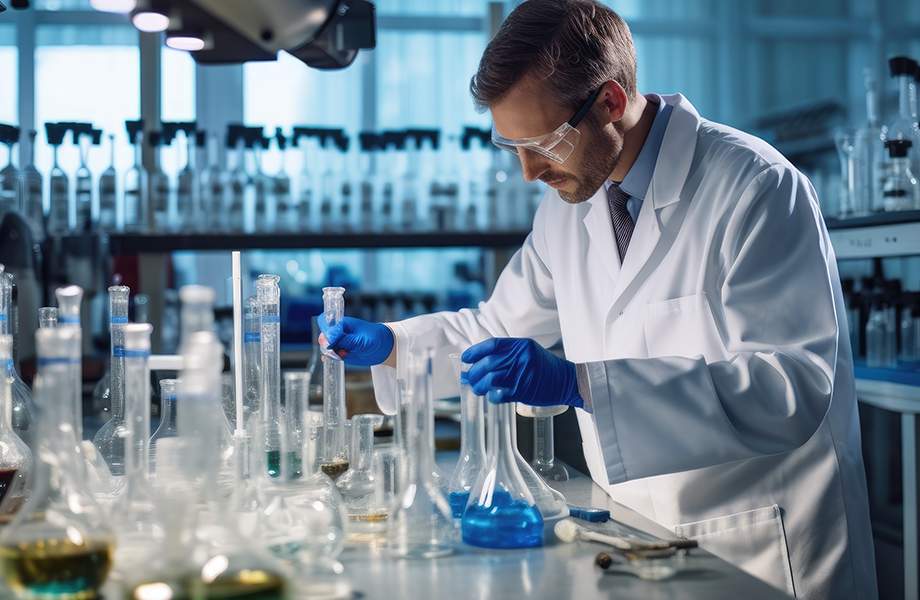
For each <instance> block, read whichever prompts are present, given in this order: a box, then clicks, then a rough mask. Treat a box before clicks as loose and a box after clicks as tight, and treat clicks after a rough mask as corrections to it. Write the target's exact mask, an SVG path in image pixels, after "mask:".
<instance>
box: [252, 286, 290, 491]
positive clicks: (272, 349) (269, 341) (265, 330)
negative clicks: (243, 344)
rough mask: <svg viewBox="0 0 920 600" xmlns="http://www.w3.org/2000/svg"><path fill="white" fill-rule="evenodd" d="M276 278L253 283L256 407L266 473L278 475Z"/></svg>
mask: <svg viewBox="0 0 920 600" xmlns="http://www.w3.org/2000/svg"><path fill="white" fill-rule="evenodd" d="M280 280H281V278H280V277H279V276H277V275H267V274H265V275H259V279H258V281H256V290H257V292H258V298H259V306H260V309H261V315H262V317H261V322H262V329H261V334H262V335H261V340H262V341H261V343H262V369H261V371H262V394H261V397H262V403H261V406H260V407H259V412H260V415H261V422H262V427H263V434H264V436H265V444H266V446H265V452H266V456H267V458H268V465H267V468H268V474H269V476H271V477H280V476H281V474H282V473H281V470H282V465H281V462H282V460H281V435H282V432H281V423H282V421H283V417H282V415H281V340H280V337H281V336H280V334H281V318H280V312H279V311H280V302H281V290H279V289H278V282H279V281H280Z"/></svg>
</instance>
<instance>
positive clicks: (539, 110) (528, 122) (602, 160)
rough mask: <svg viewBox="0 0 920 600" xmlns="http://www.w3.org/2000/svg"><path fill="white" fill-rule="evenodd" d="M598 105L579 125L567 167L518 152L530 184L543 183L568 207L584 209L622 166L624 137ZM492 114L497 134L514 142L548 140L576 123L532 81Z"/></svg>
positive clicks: (519, 87)
mask: <svg viewBox="0 0 920 600" xmlns="http://www.w3.org/2000/svg"><path fill="white" fill-rule="evenodd" d="M597 102H599V101H595V106H593V107H592V108H591V111H590V113H589V114H588V116H586V117H585V118H584V119H583V120H582V121H581V123H579V124H578V126H577V129H578V131H579V132H580V135H579V136H578V142H577V144H576V145H575V148H574V150H572V153H571V154H570V155H569V156H568V157H567V158H566V159H565V161H564V162H562V163H559V162H557V161H555V160H553V159H552V158H549V157H548V156H545V155H544V154H541V153H540V152H538V151H536V150H532V149H530V148H527V147H526V146H521V147H518V148H517V151H518V158H519V159H520V161H521V168H522V169H523V172H524V179H525V180H526V181H535V180H537V179H539V180H540V181H542V182H544V183H545V184H547V185H548V186H550V187H552V188H554V189H555V190H556V191H558V192H559V197H560V198H562V199H563V200H565V201H566V202H568V203H569V204H580V203H582V202H584V201H585V200H588V199H589V198H591V196H593V195H594V194H595V193H596V192H597V190H599V189H600V187H601V186H602V185H603V183H604V180H605V179H607V178H608V177H609V176H610V174H611V173H612V172H613V169H614V167H616V165H617V163H618V162H619V160H620V154H621V153H622V151H623V136H622V134H621V133H620V132H619V131H618V130H617V128H616V127H615V126H614V124H613V123H611V122H610V121H609V119H606V120H605V119H604V115H605V112H604V111H602V110H601V109H600V107H598V106H597V105H596V104H597ZM489 110H490V112H491V113H492V121H493V124H494V127H495V132H496V133H497V134H498V135H500V136H501V137H503V138H507V139H511V140H521V139H527V138H537V137H539V136H544V135H546V134H548V133H551V132H553V131H556V130H557V129H558V128H559V127H560V125H563V124H564V123H566V122H567V121H569V120H570V119H571V118H572V114H571V113H572V111H571V109H567V108H562V107H559V106H556V105H555V104H554V103H553V102H552V101H551V100H550V99H549V96H548V95H547V94H545V93H541V92H540V90H539V88H538V86H537V85H536V84H532V83H529V82H527V81H522V82H520V83H518V84H517V85H515V86H514V87H512V88H511V89H510V90H509V91H508V92H507V93H506V94H505V95H504V96H502V98H500V99H499V101H498V102H495V103H494V104H492V106H490V107H489ZM598 117H600V119H598Z"/></svg>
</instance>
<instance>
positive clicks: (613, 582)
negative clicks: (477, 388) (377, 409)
mask: <svg viewBox="0 0 920 600" xmlns="http://www.w3.org/2000/svg"><path fill="white" fill-rule="evenodd" d="M458 457H459V453H458V452H443V451H442V452H438V453H437V462H438V464H439V466H440V467H441V469H442V471H443V472H444V473H446V474H449V473H451V472H452V471H453V467H454V465H455V464H456V461H457V459H458ZM569 474H570V479H569V481H567V482H553V487H554V488H555V489H557V490H558V491H559V492H561V493H562V494H563V495H564V496H565V498H566V500H567V501H568V503H569V504H574V505H578V506H590V507H596V508H605V509H608V510H609V511H610V514H611V520H610V521H607V522H606V523H591V524H588V523H586V522H585V525H586V526H588V527H589V528H591V529H593V530H596V531H606V532H609V533H611V534H612V535H628V534H629V533H632V534H633V535H636V536H637V537H644V538H645V539H654V538H660V539H673V538H674V533H673V532H671V531H670V530H668V529H666V528H664V527H662V526H661V525H658V524H656V523H654V522H652V521H650V520H648V519H647V518H645V517H643V516H642V515H640V514H638V513H636V512H635V511H633V510H631V509H629V508H626V507H625V506H622V505H620V504H617V503H616V502H614V501H613V500H612V499H611V498H610V497H609V496H608V495H607V494H606V493H605V492H604V491H603V490H602V489H601V488H600V486H598V485H596V484H595V483H594V482H593V481H592V480H591V479H590V478H588V477H586V476H585V475H582V474H581V473H579V472H578V471H575V470H574V469H571V468H569ZM555 522H556V521H549V522H548V524H547V526H546V534H545V536H544V539H546V540H547V542H546V543H545V544H544V546H542V547H540V548H528V549H521V550H491V549H484V548H476V547H473V546H469V545H466V544H462V543H460V544H457V546H456V550H455V552H454V554H453V555H451V556H447V557H444V558H437V559H430V560H421V559H399V558H391V557H388V556H387V555H386V550H385V549H375V548H373V547H372V546H369V545H357V544H351V543H350V544H349V545H348V546H346V549H345V551H344V552H343V553H342V554H341V556H339V560H340V561H341V562H342V564H343V565H344V567H345V572H344V577H345V578H347V580H348V582H349V583H350V585H351V587H352V590H353V598H355V599H357V598H367V599H368V600H375V599H381V600H394V599H397V598H398V599H407V600H415V599H419V600H421V599H425V600H428V599H432V598H437V599H438V600H453V599H457V600H472V599H490V600H491V599H503V598H509V599H510V598H514V599H515V600H517V599H521V598H546V599H552V600H565V599H568V598H572V599H576V598H577V599H578V600H591V599H593V598H614V597H615V598H618V599H624V600H626V599H630V598H635V599H637V600H638V599H641V600H650V599H654V598H662V599H663V598H673V599H683V598H686V599H691V598H706V599H708V600H718V599H720V598H725V599H731V600H736V599H737V598H744V599H745V600H760V599H764V600H772V599H776V600H780V599H783V598H785V599H788V598H789V596H787V595H786V594H785V593H783V592H781V591H779V590H777V589H776V588H773V587H772V586H770V585H768V584H766V583H764V582H762V581H760V580H759V579H756V578H754V577H752V576H750V575H748V574H747V573H745V572H743V571H741V570H740V569H738V568H736V567H734V566H732V565H730V564H728V563H726V562H725V561H723V560H721V559H719V558H716V557H715V556H713V555H711V554H709V553H707V552H706V551H705V550H703V549H701V548H694V549H692V550H689V551H688V553H687V556H686V557H685V559H684V560H683V564H682V566H680V568H679V570H678V572H677V574H676V575H674V576H673V577H672V578H670V579H665V580H661V581H650V580H644V579H640V578H638V577H637V576H635V575H634V574H632V573H631V572H629V571H627V570H626V568H625V567H618V566H617V564H616V563H614V565H612V566H611V567H610V568H609V569H607V570H606V571H605V570H603V569H601V568H600V567H598V566H597V565H595V562H594V561H595V558H596V556H597V554H598V553H599V552H608V553H610V554H611V556H613V557H614V560H615V561H616V560H618V559H617V558H616V554H615V553H614V552H612V551H611V549H610V547H609V546H606V545H604V544H600V543H597V542H585V541H576V542H574V543H566V542H562V541H560V540H558V539H557V538H556V537H555V535H553V534H552V526H553V524H554V523H555ZM458 533H459V532H458ZM458 537H459V536H458Z"/></svg>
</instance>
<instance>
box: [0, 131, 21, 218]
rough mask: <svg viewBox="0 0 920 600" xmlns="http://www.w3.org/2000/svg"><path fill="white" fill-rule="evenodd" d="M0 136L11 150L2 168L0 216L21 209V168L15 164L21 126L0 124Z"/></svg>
mask: <svg viewBox="0 0 920 600" xmlns="http://www.w3.org/2000/svg"><path fill="white" fill-rule="evenodd" d="M0 138H2V140H0V141H2V142H3V143H4V144H6V147H7V150H9V154H10V158H9V161H8V162H7V164H6V166H5V167H3V168H2V169H0V216H2V215H4V214H6V213H8V212H16V211H17V210H18V209H19V169H17V168H16V167H15V166H13V146H14V145H15V144H16V142H17V141H18V140H19V128H18V127H13V126H11V125H0Z"/></svg>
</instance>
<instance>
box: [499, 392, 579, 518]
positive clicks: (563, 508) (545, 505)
mask: <svg viewBox="0 0 920 600" xmlns="http://www.w3.org/2000/svg"><path fill="white" fill-rule="evenodd" d="M540 408H543V407H540ZM554 408H558V407H554ZM518 414H520V413H518ZM511 441H512V444H511V451H512V452H513V453H514V460H515V462H517V466H518V470H519V471H520V472H521V477H523V478H524V483H526V484H527V488H528V489H529V490H530V494H531V495H532V496H533V499H534V502H536V503H537V508H539V509H540V512H541V513H542V514H543V519H544V520H547V521H549V520H551V519H560V518H562V517H567V516H568V514H569V507H568V504H566V501H565V497H564V496H563V495H562V494H560V493H559V492H557V491H556V490H554V489H553V488H551V487H549V486H548V485H547V484H546V481H544V480H543V478H542V477H541V476H539V475H537V472H536V471H534V470H533V467H531V466H530V465H529V464H528V463H527V461H526V460H524V457H523V456H521V452H520V451H519V450H518V445H517V421H516V420H515V419H512V420H511Z"/></svg>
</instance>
